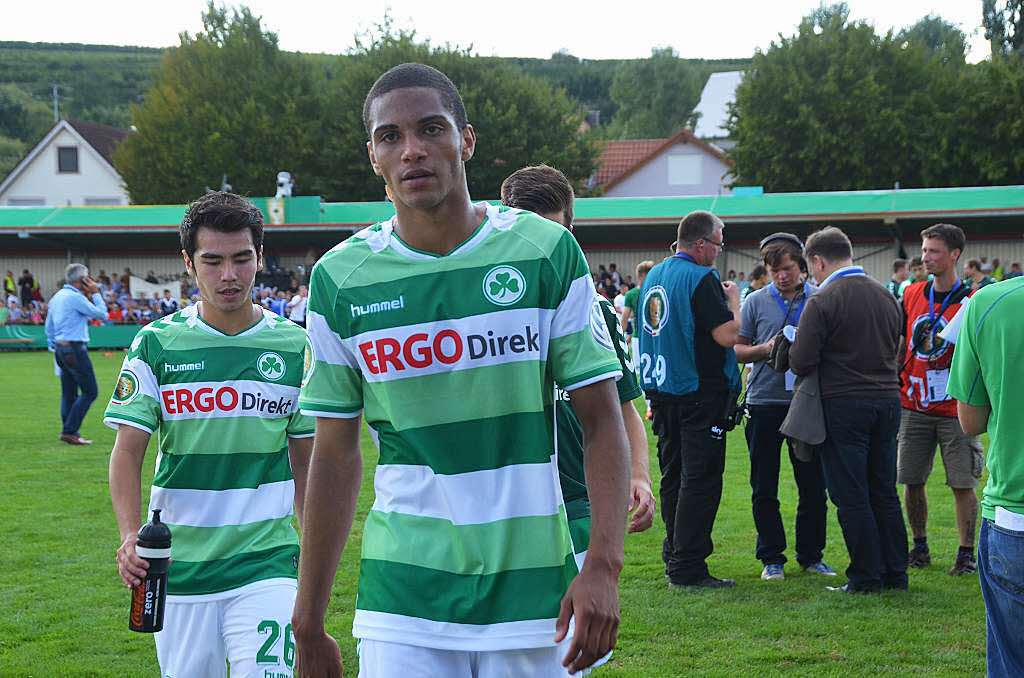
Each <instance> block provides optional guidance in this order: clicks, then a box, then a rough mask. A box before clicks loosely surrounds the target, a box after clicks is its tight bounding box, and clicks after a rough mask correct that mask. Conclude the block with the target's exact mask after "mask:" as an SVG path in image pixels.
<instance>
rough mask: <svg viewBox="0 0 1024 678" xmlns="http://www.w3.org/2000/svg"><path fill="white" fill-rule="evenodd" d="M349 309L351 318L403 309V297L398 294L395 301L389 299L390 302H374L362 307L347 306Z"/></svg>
mask: <svg viewBox="0 0 1024 678" xmlns="http://www.w3.org/2000/svg"><path fill="white" fill-rule="evenodd" d="M349 307H350V308H351V311H352V317H353V318H356V317H358V316H361V315H370V314H371V313H380V312H381V311H394V310H396V309H399V308H405V295H404V294H400V295H398V298H397V299H391V300H390V301H375V302H373V303H372V304H366V305H364V306H356V305H355V304H349Z"/></svg>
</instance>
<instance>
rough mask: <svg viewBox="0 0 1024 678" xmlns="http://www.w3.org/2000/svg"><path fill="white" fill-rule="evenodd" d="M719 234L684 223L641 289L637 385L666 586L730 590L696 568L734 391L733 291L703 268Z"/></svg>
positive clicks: (718, 481)
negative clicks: (650, 439)
mask: <svg viewBox="0 0 1024 678" xmlns="http://www.w3.org/2000/svg"><path fill="white" fill-rule="evenodd" d="M724 228H725V225H724V224H723V223H722V220H721V219H719V218H718V217H716V216H714V215H713V214H711V213H710V212H704V211H697V212H691V213H690V214H688V215H686V216H685V217H684V218H683V220H682V221H681V222H680V223H679V229H678V232H677V240H676V243H677V245H676V254H675V256H672V257H669V258H668V259H666V260H665V261H663V262H661V263H660V264H658V265H657V266H655V267H654V268H653V269H651V272H650V273H649V274H648V275H647V279H646V280H645V281H644V289H643V292H642V294H641V303H640V309H639V314H638V315H639V316H640V317H639V325H640V365H639V368H640V376H641V381H642V384H641V386H642V387H643V389H644V391H645V392H646V393H647V395H648V397H649V398H650V401H651V409H652V411H653V412H654V420H653V429H654V433H655V435H657V436H658V461H659V463H660V466H661V475H662V481H661V490H660V495H661V517H662V519H663V520H664V521H665V534H666V536H665V543H664V545H663V547H662V558H663V559H664V561H665V573H666V574H667V575H668V579H669V583H670V584H671V585H673V586H676V587H682V588H713V589H717V588H726V587H730V586H733V585H735V582H734V581H732V580H730V579H718V578H716V577H712V576H711V574H710V572H709V571H708V566H707V562H706V560H707V557H708V556H710V555H711V552H712V550H713V548H714V547H713V544H712V542H711V529H712V527H713V526H714V522H715V516H716V514H717V513H718V505H719V503H720V502H721V499H722V474H723V472H724V471H725V431H726V429H727V428H729V425H728V424H727V420H728V418H729V414H730V410H731V409H734V408H735V404H736V396H737V395H738V393H739V370H738V368H737V365H736V353H735V352H734V351H733V346H734V345H735V344H736V338H737V335H738V331H739V326H740V295H739V288H738V287H737V286H736V284H735V283H733V282H729V281H727V282H724V283H723V282H722V281H721V280H720V278H719V275H718V271H716V270H715V269H713V268H711V265H712V264H713V263H714V261H715V258H716V257H717V256H718V254H719V253H720V252H721V251H722V248H723V247H724V245H725V243H724V241H723V231H724Z"/></svg>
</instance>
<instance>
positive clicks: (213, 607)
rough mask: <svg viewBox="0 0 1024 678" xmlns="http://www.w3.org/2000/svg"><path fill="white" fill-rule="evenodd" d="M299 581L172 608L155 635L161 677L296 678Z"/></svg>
mask: <svg viewBox="0 0 1024 678" xmlns="http://www.w3.org/2000/svg"><path fill="white" fill-rule="evenodd" d="M295 587H296V585H295V582H294V581H292V582H290V583H282V582H280V580H278V581H276V582H275V583H273V584H268V585H266V586H259V585H255V586H254V585H250V586H247V587H245V589H244V590H242V591H240V592H239V595H237V596H232V597H230V598H221V599H219V600H213V601H207V602H198V603H188V602H170V601H168V603H167V608H166V611H165V612H164V628H163V630H162V631H160V632H159V633H156V634H154V638H155V640H156V657H157V661H159V662H160V675H161V676H173V678H226V676H227V675H228V670H227V664H230V665H231V678H292V667H293V666H294V665H295V637H294V636H293V635H292V626H291V619H292V608H293V607H294V606H295Z"/></svg>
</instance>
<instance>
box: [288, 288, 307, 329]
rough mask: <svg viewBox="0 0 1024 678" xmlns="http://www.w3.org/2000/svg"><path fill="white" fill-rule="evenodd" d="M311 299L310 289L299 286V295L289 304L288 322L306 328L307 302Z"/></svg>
mask: <svg viewBox="0 0 1024 678" xmlns="http://www.w3.org/2000/svg"><path fill="white" fill-rule="evenodd" d="M308 299H309V288H308V287H306V286H305V285H299V293H298V294H296V295H295V296H294V297H292V300H291V301H289V302H288V320H291V321H292V322H293V323H295V324H297V325H300V326H302V327H305V326H306V302H307V300H308Z"/></svg>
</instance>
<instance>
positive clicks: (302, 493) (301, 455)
mask: <svg viewBox="0 0 1024 678" xmlns="http://www.w3.org/2000/svg"><path fill="white" fill-rule="evenodd" d="M312 454H313V439H312V438H289V439H288V461H289V462H290V463H291V467H292V478H294V479H295V517H296V518H297V519H298V521H299V529H300V530H301V529H302V525H303V522H302V517H303V516H302V512H303V508H304V506H305V501H306V479H307V478H308V477H309V459H310V457H311V456H312Z"/></svg>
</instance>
